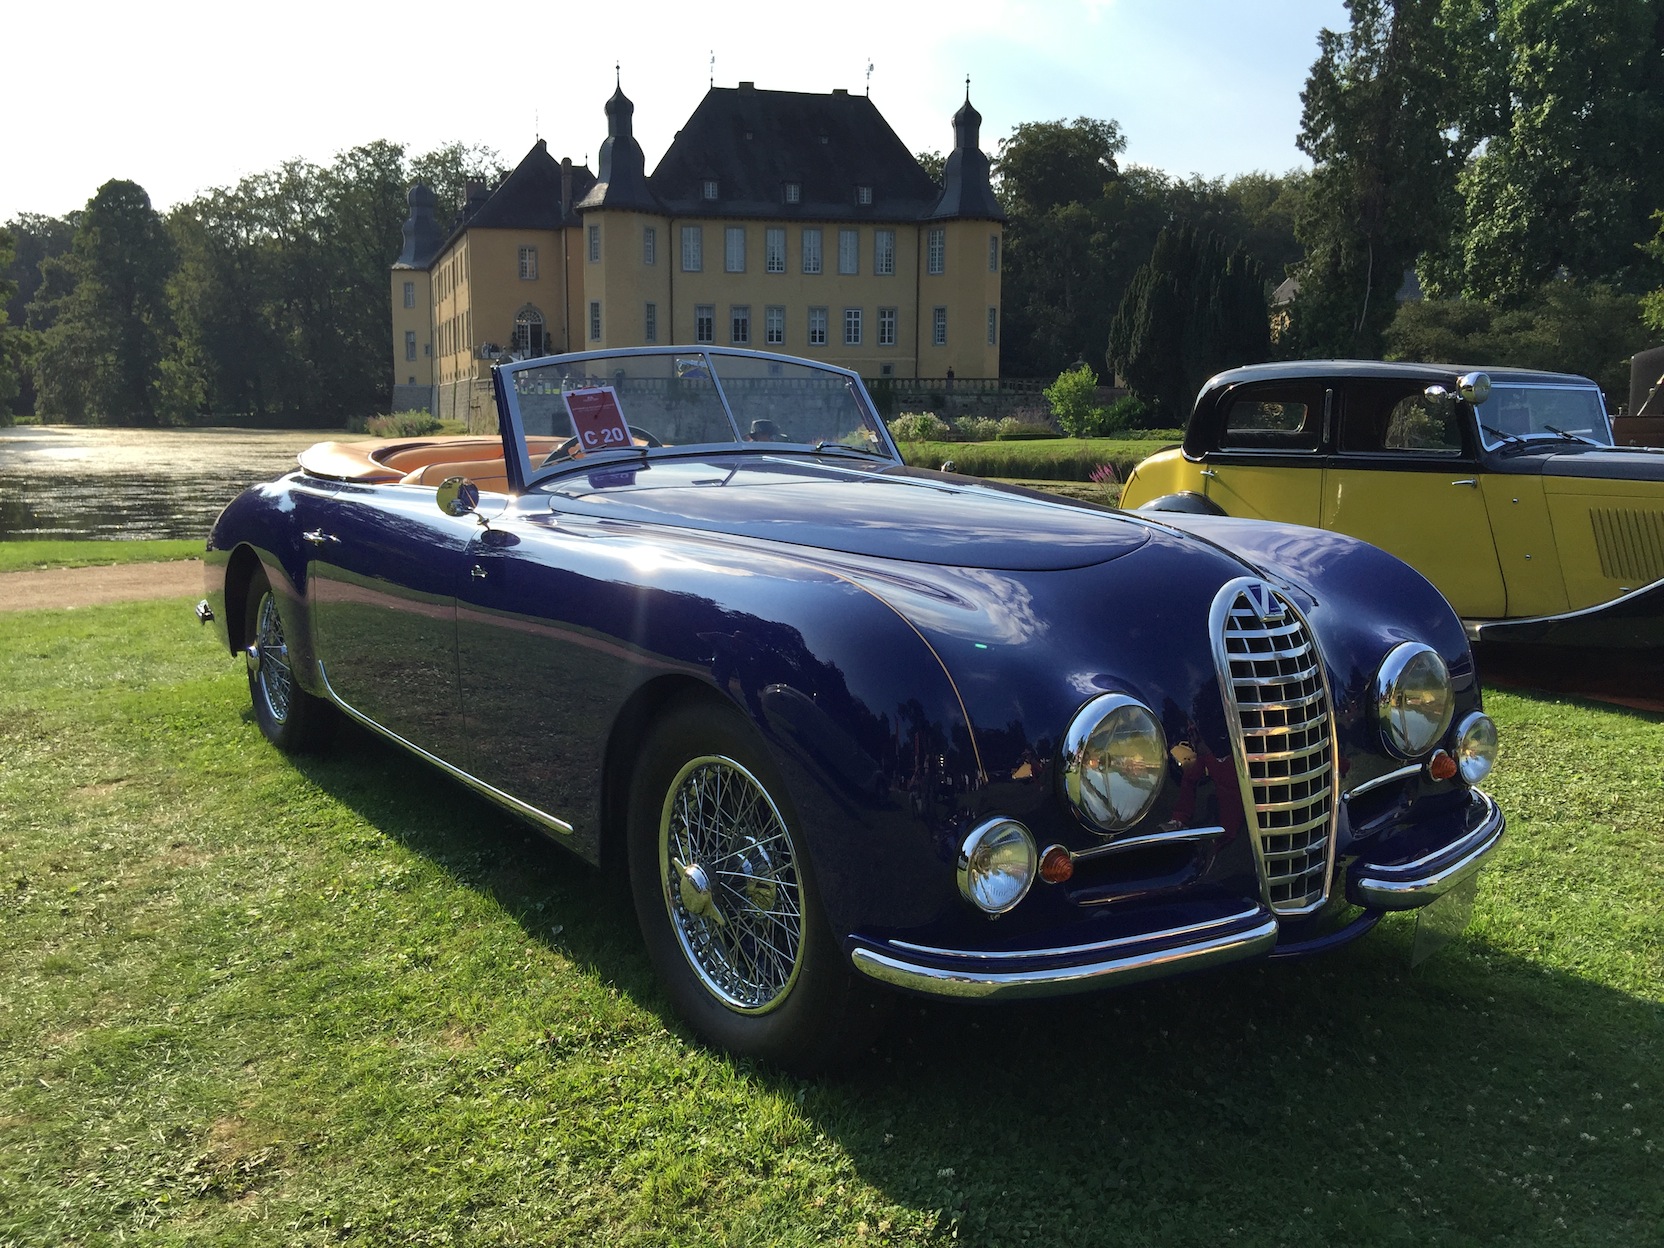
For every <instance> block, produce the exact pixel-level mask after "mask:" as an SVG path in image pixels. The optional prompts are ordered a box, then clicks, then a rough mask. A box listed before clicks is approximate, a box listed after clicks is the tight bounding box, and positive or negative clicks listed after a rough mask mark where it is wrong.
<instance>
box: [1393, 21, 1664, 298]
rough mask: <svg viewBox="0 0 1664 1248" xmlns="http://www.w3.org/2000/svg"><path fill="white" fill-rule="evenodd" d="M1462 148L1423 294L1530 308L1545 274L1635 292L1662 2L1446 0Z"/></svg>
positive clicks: (1644, 280)
mask: <svg viewBox="0 0 1664 1248" xmlns="http://www.w3.org/2000/svg"><path fill="white" fill-rule="evenodd" d="M1444 25H1445V28H1446V29H1447V31H1448V32H1449V34H1450V36H1451V38H1452V42H1453V45H1454V46H1455V47H1457V48H1458V49H1460V50H1461V51H1462V56H1461V57H1460V64H1461V66H1462V69H1463V90H1464V92H1465V99H1464V101H1463V103H1462V105H1461V106H1460V107H1459V108H1457V109H1456V110H1455V112H1454V113H1453V118H1454V123H1455V125H1456V127H1457V128H1458V130H1459V131H1460V132H1461V139H1462V146H1463V147H1465V148H1466V149H1467V150H1471V151H1474V152H1475V155H1474V156H1473V159H1472V160H1471V162H1470V163H1469V164H1468V165H1467V167H1466V168H1464V169H1463V170H1462V171H1461V176H1460V179H1459V182H1458V190H1459V194H1460V208H1459V211H1458V213H1457V215H1456V217H1455V219H1454V223H1453V224H1454V228H1453V230H1452V231H1451V232H1450V235H1449V239H1448V242H1447V243H1445V244H1444V245H1443V246H1441V247H1439V248H1437V249H1436V250H1435V253H1434V254H1433V255H1431V256H1430V257H1429V258H1428V260H1427V262H1426V263H1424V265H1423V266H1422V282H1423V286H1424V287H1425V288H1426V289H1428V290H1429V291H1430V292H1432V293H1435V294H1445V295H1455V294H1460V295H1462V296H1464V297H1466V298H1470V299H1503V300H1530V299H1532V298H1535V297H1536V293H1537V291H1538V290H1539V289H1540V288H1541V286H1542V284H1543V283H1544V282H1546V281H1548V280H1549V279H1550V278H1551V277H1555V276H1557V275H1558V276H1560V277H1569V278H1571V279H1572V280H1574V281H1579V282H1595V283H1605V284H1608V285H1611V286H1613V287H1614V288H1615V289H1618V290H1624V291H1628V292H1630V293H1639V292H1640V291H1642V290H1644V289H1646V287H1647V286H1649V285H1651V284H1652V283H1653V281H1655V280H1657V278H1658V276H1659V274H1660V273H1661V272H1664V270H1661V269H1660V267H1659V266H1658V264H1657V263H1656V261H1649V260H1648V258H1647V256H1646V255H1645V254H1644V252H1643V251H1642V250H1640V245H1641V244H1643V243H1645V242H1646V240H1647V239H1648V237H1649V236H1650V235H1651V233H1652V227H1651V224H1650V217H1651V214H1652V213H1653V212H1654V211H1656V210H1657V209H1658V208H1660V207H1661V206H1664V161H1661V160H1660V159H1659V153H1660V152H1664V3H1660V0H1446V2H1445V15H1444Z"/></svg>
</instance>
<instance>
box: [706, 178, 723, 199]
mask: <svg viewBox="0 0 1664 1248" xmlns="http://www.w3.org/2000/svg"><path fill="white" fill-rule="evenodd" d="M721 189H722V188H721V187H719V186H718V185H717V181H716V179H715V178H706V179H705V198H706V199H715V198H716V197H717V193H718V192H719V191H720V190H721Z"/></svg>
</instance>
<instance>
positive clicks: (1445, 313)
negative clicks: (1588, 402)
mask: <svg viewBox="0 0 1664 1248" xmlns="http://www.w3.org/2000/svg"><path fill="white" fill-rule="evenodd" d="M1637 303H1638V300H1637V299H1636V297H1635V296H1634V295H1626V294H1623V293H1621V292H1619V291H1615V290H1613V289H1612V288H1611V287H1609V286H1601V285H1590V286H1583V285H1580V284H1578V283H1576V282H1570V281H1553V282H1548V283H1545V284H1544V285H1543V286H1541V287H1539V288H1538V289H1537V290H1536V291H1534V292H1532V295H1531V297H1530V298H1529V299H1526V300H1519V301H1514V302H1511V303H1510V304H1508V305H1502V304H1497V303H1483V302H1480V301H1478V300H1464V299H1429V300H1425V301H1423V302H1418V303H1406V304H1404V305H1403V306H1402V307H1401V308H1399V310H1398V315H1397V317H1396V318H1395V319H1394V320H1393V323H1392V325H1391V326H1390V327H1389V328H1388V329H1387V332H1386V348H1387V353H1388V358H1391V359H1403V360H1444V361H1448V362H1450V363H1453V364H1472V365H1487V364H1489V365H1513V366H1515V367H1518V368H1546V369H1549V370H1552V371H1555V372H1565V373H1581V374H1582V375H1583V376H1585V377H1592V378H1594V380H1595V381H1597V382H1598V383H1600V386H1601V388H1602V389H1603V390H1605V391H1606V393H1607V395H1608V397H1609V399H1611V400H1612V401H1618V396H1623V395H1627V394H1628V392H1629V359H1630V356H1632V355H1634V354H1635V352H1637V351H1639V350H1641V349H1643V348H1644V347H1646V346H1648V345H1650V344H1649V342H1648V335H1647V331H1646V330H1645V329H1644V328H1643V326H1642V324H1641V321H1640V318H1639V317H1638V316H1637Z"/></svg>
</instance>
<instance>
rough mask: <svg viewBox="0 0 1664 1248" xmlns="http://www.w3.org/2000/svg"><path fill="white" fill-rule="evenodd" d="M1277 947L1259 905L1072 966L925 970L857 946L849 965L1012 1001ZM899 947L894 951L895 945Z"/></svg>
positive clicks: (888, 978) (906, 982) (935, 988)
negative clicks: (1180, 940) (1170, 942)
mask: <svg viewBox="0 0 1664 1248" xmlns="http://www.w3.org/2000/svg"><path fill="white" fill-rule="evenodd" d="M1218 927H1225V928H1226V930H1224V931H1222V932H1217V933H1216V934H1214V935H1211V936H1207V935H1201V936H1193V938H1191V939H1188V940H1186V941H1185V942H1184V943H1182V944H1179V945H1163V946H1161V947H1158V948H1153V949H1150V948H1146V949H1143V950H1142V951H1139V950H1138V949H1137V947H1138V946H1140V945H1160V943H1161V942H1163V941H1167V940H1171V939H1173V938H1174V937H1176V936H1183V935H1185V934H1187V933H1193V932H1195V931H1198V930H1200V931H1208V930H1212V929H1214V928H1218ZM1276 943H1277V920H1276V918H1275V917H1274V916H1273V915H1272V914H1271V913H1270V912H1269V911H1268V910H1266V909H1265V907H1263V906H1255V907H1254V908H1253V909H1252V910H1247V911H1244V912H1243V913H1241V914H1238V915H1233V916H1231V917H1230V918H1227V919H1224V920H1218V921H1215V922H1212V923H1206V924H1198V925H1196V927H1195V928H1190V927H1185V928H1174V929H1172V930H1171V931H1164V932H1151V933H1149V934H1148V935H1145V936H1140V937H1130V938H1126V939H1121V940H1113V941H1105V942H1104V943H1103V944H1102V945H1099V946H1092V945H1087V946H1082V947H1081V949H1082V950H1083V951H1091V950H1101V951H1103V952H1105V953H1107V954H1108V955H1109V956H1105V957H1098V958H1093V959H1091V960H1089V961H1085V962H1076V963H1074V964H1072V965H1069V966H1058V967H1051V968H1048V969H1043V970H1030V971H1000V970H991V969H988V970H985V969H979V968H973V967H970V966H967V967H964V968H960V967H953V968H951V969H950V968H946V967H936V966H926V965H923V964H921V963H919V962H916V961H912V960H910V959H907V958H903V957H899V956H896V955H895V954H890V953H885V952H881V951H878V950H874V949H867V948H864V947H857V948H856V950H855V952H854V953H853V955H852V960H853V962H854V964H855V967H856V969H857V970H859V971H861V972H862V973H864V974H866V975H870V976H871V977H872V978H873V979H876V980H880V981H881V982H883V983H887V984H893V985H895V986H897V987H900V988H910V989H912V990H914V991H915V992H922V993H928V994H930V995H932V996H942V997H961V998H995V997H998V998H1012V997H1040V996H1055V995H1059V994H1062V993H1068V992H1085V991H1088V990H1090V989H1094V988H1100V987H1103V986H1105V985H1107V984H1109V983H1116V984H1129V983H1136V982H1138V981H1140V980H1145V979H1153V978H1156V977H1157V976H1166V975H1172V974H1177V973H1178V972H1180V971H1192V970H1202V969H1204V968H1206V967H1210V966H1217V965H1220V964H1222V963H1225V962H1235V961H1237V960H1239V959H1241V958H1250V957H1254V956H1256V955H1259V954H1266V953H1269V952H1270V951H1271V948H1272V946H1274V945H1275V944H1276ZM1128 946H1132V947H1133V948H1132V951H1129V952H1124V953H1121V954H1119V955H1118V956H1117V955H1116V954H1115V952H1114V951H1115V950H1117V949H1126V948H1127V947H1128ZM892 947H897V946H892ZM1065 952H1069V951H1066V950H1057V949H1043V950H1035V951H1033V952H1032V953H1029V954H1025V955H1017V954H1006V955H1004V956H1006V957H1017V956H1026V957H1030V958H1043V957H1047V956H1053V955H1057V954H1060V953H1065ZM953 956H955V957H956V958H963V959H966V960H970V959H977V958H980V957H994V956H998V955H979V954H976V953H970V952H959V951H956V952H955V953H954V954H953Z"/></svg>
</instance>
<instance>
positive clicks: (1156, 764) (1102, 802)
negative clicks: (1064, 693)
mask: <svg viewBox="0 0 1664 1248" xmlns="http://www.w3.org/2000/svg"><path fill="white" fill-rule="evenodd" d="M1166 775H1167V738H1166V736H1165V735H1164V734H1163V733H1162V731H1161V723H1160V721H1158V720H1157V719H1156V717H1155V712H1153V711H1152V710H1150V708H1149V707H1147V706H1145V705H1144V704H1143V703H1142V702H1140V701H1138V700H1137V699H1136V698H1129V697H1127V695H1126V694H1124V693H1106V694H1104V695H1103V696H1102V697H1097V698H1093V699H1092V700H1091V701H1090V702H1088V703H1087V704H1086V705H1085V706H1083V707H1081V708H1080V710H1078V711H1076V712H1075V718H1074V719H1073V720H1072V721H1071V722H1070V724H1069V730H1068V732H1066V733H1065V734H1064V737H1063V789H1064V792H1065V793H1067V794H1068V797H1069V804H1070V805H1071V806H1073V807H1074V808H1075V813H1076V814H1078V815H1079V816H1080V817H1081V819H1083V820H1084V821H1085V822H1086V823H1087V824H1088V825H1089V826H1090V827H1092V828H1093V829H1094V830H1096V831H1098V832H1120V831H1123V830H1124V829H1126V828H1130V827H1132V825H1133V824H1135V823H1137V822H1138V821H1139V820H1140V819H1142V818H1143V817H1144V815H1145V814H1146V812H1148V811H1149V809H1150V804H1151V803H1152V802H1154V801H1155V800H1156V795H1157V794H1158V793H1160V792H1161V782H1162V779H1163V777H1165V776H1166Z"/></svg>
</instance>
